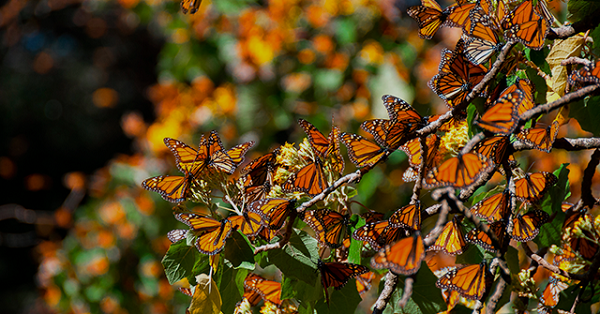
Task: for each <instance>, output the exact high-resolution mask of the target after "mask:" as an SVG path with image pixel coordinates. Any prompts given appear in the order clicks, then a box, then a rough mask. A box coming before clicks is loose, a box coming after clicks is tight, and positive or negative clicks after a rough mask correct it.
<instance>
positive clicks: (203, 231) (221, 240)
mask: <svg viewBox="0 0 600 314" xmlns="http://www.w3.org/2000/svg"><path fill="white" fill-rule="evenodd" d="M175 218H176V219H177V220H179V221H181V222H183V223H184V224H186V225H188V227H190V228H191V229H192V230H193V231H194V233H197V234H199V235H198V238H197V240H196V248H197V249H198V251H200V253H202V254H206V255H215V254H217V253H219V252H221V251H222V250H223V248H224V247H225V241H226V240H227V238H229V235H230V234H231V229H232V225H231V222H230V221H229V220H227V219H223V220H221V221H218V220H215V219H213V218H210V217H206V216H200V215H196V214H188V213H179V214H176V215H175Z"/></svg>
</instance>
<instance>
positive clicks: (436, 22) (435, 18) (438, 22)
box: [406, 0, 475, 39]
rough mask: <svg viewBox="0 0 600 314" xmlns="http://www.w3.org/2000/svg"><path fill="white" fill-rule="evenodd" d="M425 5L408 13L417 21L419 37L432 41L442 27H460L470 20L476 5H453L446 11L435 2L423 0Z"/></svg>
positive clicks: (409, 9) (412, 8)
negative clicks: (470, 14)
mask: <svg viewBox="0 0 600 314" xmlns="http://www.w3.org/2000/svg"><path fill="white" fill-rule="evenodd" d="M421 3H422V4H423V5H421V6H413V7H410V8H408V10H407V11H406V13H407V14H408V15H409V16H410V17H412V18H414V19H416V20H417V24H418V25H419V37H421V38H424V39H431V37H433V35H435V33H436V32H437V30H438V29H439V28H440V27H441V26H445V25H447V26H451V27H460V26H462V25H464V23H465V22H466V21H467V20H468V17H469V12H470V11H471V9H473V8H474V7H475V4H474V3H467V4H462V5H452V6H450V7H448V8H446V9H445V10H442V7H440V5H439V4H438V3H437V2H435V0H421Z"/></svg>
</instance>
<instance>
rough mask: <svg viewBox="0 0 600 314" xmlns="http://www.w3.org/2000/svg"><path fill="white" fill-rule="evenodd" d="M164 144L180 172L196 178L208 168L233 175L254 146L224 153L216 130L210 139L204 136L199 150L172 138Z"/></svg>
mask: <svg viewBox="0 0 600 314" xmlns="http://www.w3.org/2000/svg"><path fill="white" fill-rule="evenodd" d="M164 142H165V145H167V147H169V149H170V150H171V152H172V153H173V154H174V155H175V158H176V161H177V167H178V168H179V170H181V172H183V173H190V174H191V175H193V176H195V177H199V174H200V172H201V171H202V170H204V169H205V168H206V167H207V166H212V167H214V168H215V169H218V170H221V171H223V172H225V173H227V174H232V173H233V172H234V171H235V168H236V167H237V166H238V165H239V164H240V163H241V162H242V161H244V154H246V151H248V149H249V148H250V147H252V146H253V145H254V141H250V142H246V143H243V144H240V145H237V146H235V147H233V148H231V149H229V150H228V151H224V150H223V144H221V140H220V139H219V135H218V134H217V132H216V131H214V130H213V131H211V132H210V135H209V137H208V138H205V137H204V135H202V138H201V139H200V146H199V147H198V150H196V149H194V148H192V147H190V146H188V145H186V144H185V143H183V142H181V141H178V140H175V139H171V138H165V139H164Z"/></svg>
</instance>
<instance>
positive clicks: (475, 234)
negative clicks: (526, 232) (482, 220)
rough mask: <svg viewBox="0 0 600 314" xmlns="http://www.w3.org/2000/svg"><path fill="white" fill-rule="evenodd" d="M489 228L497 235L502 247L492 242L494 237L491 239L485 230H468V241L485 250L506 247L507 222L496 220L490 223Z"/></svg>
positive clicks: (493, 250) (495, 250) (492, 250)
mask: <svg viewBox="0 0 600 314" xmlns="http://www.w3.org/2000/svg"><path fill="white" fill-rule="evenodd" d="M489 228H490V230H491V231H492V232H493V233H494V234H495V235H496V238H497V239H498V242H499V243H498V244H500V247H495V246H494V244H493V243H492V239H490V237H488V236H487V234H485V232H483V231H480V230H477V229H473V230H471V231H469V232H467V235H466V236H465V239H466V240H467V242H471V243H473V244H477V245H479V246H481V247H482V248H484V249H485V250H488V251H491V252H497V251H499V250H501V249H502V248H503V247H504V244H505V243H506V239H507V238H506V237H505V235H506V224H505V223H504V221H495V222H493V223H491V224H489Z"/></svg>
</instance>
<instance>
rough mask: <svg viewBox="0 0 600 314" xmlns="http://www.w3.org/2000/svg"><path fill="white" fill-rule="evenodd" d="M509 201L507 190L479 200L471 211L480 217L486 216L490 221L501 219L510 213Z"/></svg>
mask: <svg viewBox="0 0 600 314" xmlns="http://www.w3.org/2000/svg"><path fill="white" fill-rule="evenodd" d="M508 203H509V193H508V190H506V191H504V192H501V193H497V194H494V195H492V196H489V197H486V198H485V199H483V200H481V201H479V202H478V203H477V204H475V205H474V206H473V207H471V212H472V213H473V214H474V215H475V216H477V217H479V218H485V219H486V220H487V221H488V222H494V221H499V220H502V219H504V218H506V217H507V216H508V214H509V213H510V207H509V206H508Z"/></svg>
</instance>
